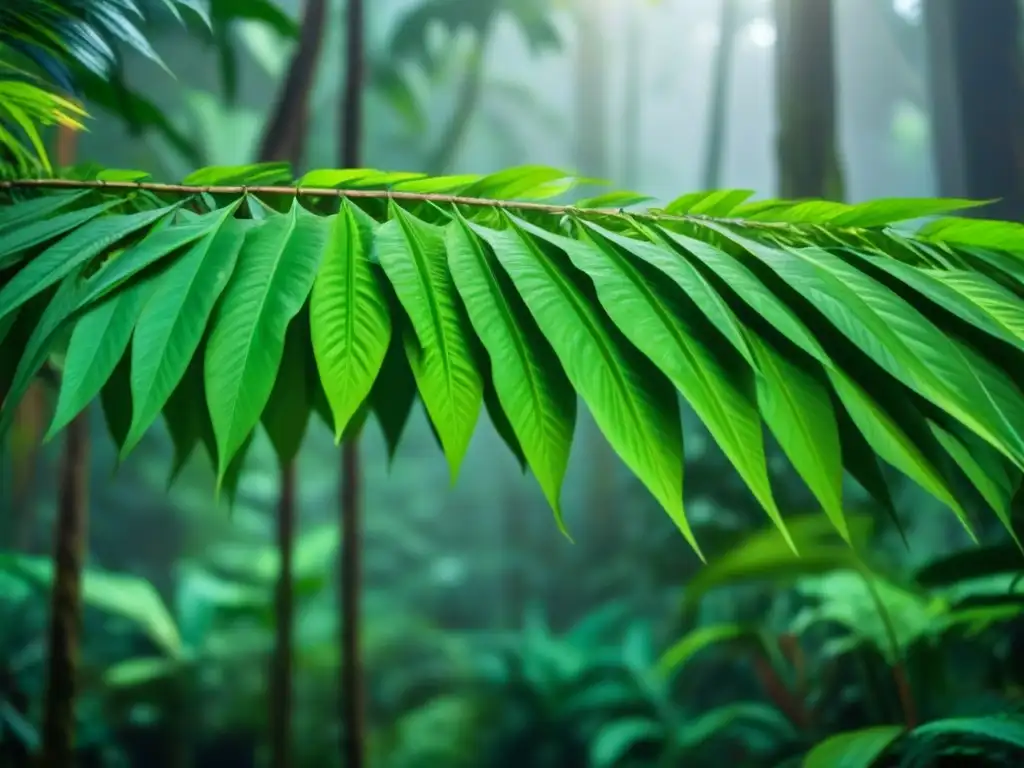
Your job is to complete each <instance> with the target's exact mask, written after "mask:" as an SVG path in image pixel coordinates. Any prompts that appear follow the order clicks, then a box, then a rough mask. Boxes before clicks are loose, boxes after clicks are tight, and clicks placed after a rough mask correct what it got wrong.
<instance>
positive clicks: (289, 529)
mask: <svg viewBox="0 0 1024 768" xmlns="http://www.w3.org/2000/svg"><path fill="white" fill-rule="evenodd" d="M296 495H297V494H296V488H295V462H289V463H288V464H287V465H286V466H284V467H282V469H281V496H280V499H279V500H278V507H277V550H278V552H279V553H280V561H281V562H280V570H279V571H278V577H277V585H276V588H275V592H274V613H275V618H276V621H277V626H276V634H275V638H274V655H273V660H272V662H271V674H270V765H271V768H287V766H288V765H290V764H291V748H292V728H291V725H292V687H293V682H292V677H293V664H292V654H293V642H292V641H293V631H294V625H295V601H294V593H293V583H292V582H293V573H292V554H293V552H294V549H295V519H296V515H295V499H296Z"/></svg>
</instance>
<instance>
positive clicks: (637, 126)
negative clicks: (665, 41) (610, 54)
mask: <svg viewBox="0 0 1024 768" xmlns="http://www.w3.org/2000/svg"><path fill="white" fill-rule="evenodd" d="M643 20H644V15H643V13H640V12H639V10H638V9H635V8H630V9H629V10H628V11H627V13H626V24H627V27H626V51H625V63H624V67H623V68H624V70H625V77H624V78H623V99H622V102H623V110H622V111H623V124H622V179H621V181H622V184H623V186H625V187H627V188H629V189H633V188H635V187H636V186H637V185H638V184H639V183H640V143H641V138H640V137H641V132H642V129H643V114H642V113H643V90H642V88H641V87H640V83H642V82H643V56H644V53H643V52H644V24H643Z"/></svg>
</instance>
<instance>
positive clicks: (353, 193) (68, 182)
mask: <svg viewBox="0 0 1024 768" xmlns="http://www.w3.org/2000/svg"><path fill="white" fill-rule="evenodd" d="M5 189H105V190H115V191H117V190H121V191H135V192H152V193H154V194H176V195H199V194H204V193H205V194H211V195H287V196H289V197H336V198H347V199H352V200H355V199H363V200H406V201H410V202H416V203H436V204H438V205H467V206H472V207H477V208H502V209H505V210H520V211H533V212H536V213H547V214H551V215H553V216H565V215H566V214H573V215H576V216H578V215H580V214H584V215H588V216H622V215H623V214H627V215H629V216H631V217H633V218H636V219H647V220H655V219H657V220H660V221H683V222H685V221H690V222H699V221H716V222H721V223H724V224H728V223H730V222H733V223H741V224H743V226H745V227H759V228H764V229H776V230H790V229H792V227H793V224H792V223H786V222H774V221H754V220H752V219H739V218H735V217H732V218H730V217H727V216H704V215H701V214H693V213H688V214H683V215H677V214H669V213H662V212H661V211H658V210H656V209H648V210H638V211H625V210H623V209H621V208H578V207H576V206H574V205H557V204H552V203H535V202H531V201H528V200H492V199H489V198H485V197H468V196H464V195H449V194H441V193H434V192H402V191H400V190H391V189H338V188H336V187H300V186H295V187H287V186H272V185H271V186H246V185H239V184H233V185H207V186H201V185H192V184H160V183H157V182H147V181H103V180H102V179H89V180H79V179H15V180H12V181H0V190H5Z"/></svg>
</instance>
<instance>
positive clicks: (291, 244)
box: [204, 200, 327, 486]
mask: <svg viewBox="0 0 1024 768" xmlns="http://www.w3.org/2000/svg"><path fill="white" fill-rule="evenodd" d="M326 238H327V231H326V227H325V226H324V222H323V221H322V220H321V219H319V218H317V217H316V216H314V215H313V214H311V213H308V212H307V211H306V210H305V209H304V208H302V206H300V205H299V203H298V201H297V200H296V201H295V202H294V204H293V205H292V208H291V210H290V212H289V213H287V214H278V215H276V216H273V217H271V218H268V219H266V220H264V221H262V222H259V223H258V224H257V225H256V226H254V227H253V228H252V229H251V230H250V231H249V233H248V235H247V237H246V240H245V243H244V244H243V246H242V252H241V254H240V255H239V257H238V264H237V266H236V267H235V271H234V273H233V274H232V276H231V278H230V280H229V281H228V284H227V287H226V288H225V290H224V295H223V297H222V299H221V302H220V304H219V306H218V308H217V311H216V312H215V313H214V318H213V320H212V331H211V333H210V340H209V342H208V344H207V347H206V361H205V367H204V376H205V382H206V399H207V401H208V403H209V406H210V415H211V417H212V419H213V429H214V434H215V435H216V438H217V478H218V486H219V485H220V484H221V483H222V482H223V480H224V475H225V472H226V471H227V468H228V464H229V463H230V462H231V459H232V458H233V457H234V455H235V452H236V451H237V450H238V449H239V447H240V446H241V445H242V442H243V441H244V440H245V438H246V437H247V436H248V435H249V433H250V432H251V431H252V429H253V427H255V426H256V423H257V422H258V421H259V418H260V414H261V413H262V412H263V408H264V407H265V406H266V404H267V400H268V398H269V397H270V393H271V390H272V389H273V387H274V377H275V376H276V374H277V370H278V367H279V365H280V362H281V355H282V354H283V352H284V337H285V331H286V330H287V328H288V323H289V322H290V321H291V320H292V318H294V317H295V315H297V314H298V312H299V310H300V309H301V308H302V305H303V304H304V303H305V301H306V298H307V296H308V295H309V292H310V290H311V289H312V287H313V280H314V278H315V276H316V271H317V268H318V267H319V263H320V259H321V256H322V254H323V249H324V244H325V242H326Z"/></svg>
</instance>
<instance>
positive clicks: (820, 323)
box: [0, 164, 1024, 552]
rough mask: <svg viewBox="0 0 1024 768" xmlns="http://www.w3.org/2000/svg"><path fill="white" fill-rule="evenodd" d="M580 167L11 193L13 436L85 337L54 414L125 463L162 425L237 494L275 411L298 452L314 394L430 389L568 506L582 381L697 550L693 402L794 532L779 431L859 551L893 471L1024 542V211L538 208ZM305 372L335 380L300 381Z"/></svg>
mask: <svg viewBox="0 0 1024 768" xmlns="http://www.w3.org/2000/svg"><path fill="white" fill-rule="evenodd" d="M571 182H572V179H571V177H570V176H569V175H568V174H565V173H564V172H561V171H557V170H555V169H541V168H537V167H528V168H522V169H511V170H508V171H503V172H501V173H499V174H494V175H492V176H487V177H467V176H458V177H448V178H428V177H424V176H421V175H418V174H390V173H385V172H380V171H374V170H368V169H366V170H348V171H314V172H312V173H310V174H307V175H306V176H305V177H303V178H302V179H300V180H298V181H294V180H293V179H292V177H291V173H290V170H289V169H288V167H287V166H285V165H280V164H268V165H256V166H247V167H239V168H207V169H201V170H199V171H197V172H195V173H194V174H191V175H190V177H188V178H187V179H185V180H184V182H183V183H181V184H176V185H168V184H156V183H150V182H148V181H146V180H145V178H144V174H133V173H132V172H111V171H105V172H103V173H102V174H101V175H98V176H97V177H95V178H91V179H78V180H60V179H46V180H32V179H25V180H15V181H8V182H3V183H2V184H0V194H2V195H4V196H6V201H5V202H3V203H2V204H0V274H3V275H4V279H3V283H2V286H3V287H2V288H0V342H2V343H0V356H2V357H3V358H4V359H5V360H10V361H14V362H12V364H11V367H12V372H11V375H10V376H9V377H8V378H9V381H8V382H7V383H6V387H7V390H8V391H7V394H6V397H5V399H4V401H3V409H2V411H0V430H5V429H7V428H8V427H9V425H10V420H11V418H12V414H13V411H14V407H15V405H16V404H17V402H18V401H19V400H20V399H21V397H22V395H23V394H24V392H25V390H26V388H27V386H28V384H29V382H30V381H31V380H32V378H33V377H34V376H35V375H36V374H37V373H38V372H39V371H40V369H42V368H43V367H44V366H45V365H46V364H47V361H48V360H51V361H52V360H54V359H56V358H55V357H54V353H55V352H57V351H58V350H62V351H63V355H62V356H61V358H60V359H62V360H63V363H62V368H63V371H62V372H63V376H62V381H61V385H60V396H59V405H58V408H57V416H56V419H55V424H54V426H53V429H59V428H60V427H61V426H62V425H63V424H64V423H67V421H68V420H70V419H71V418H73V417H74V416H75V415H76V414H77V413H78V412H79V411H80V410H81V409H82V408H83V407H84V406H85V405H86V404H87V403H88V402H89V401H90V400H92V399H93V398H95V397H96V396H100V397H101V399H102V402H103V405H104V408H105V409H106V410H107V412H108V420H109V422H110V423H111V424H121V425H125V426H124V427H123V428H120V429H118V430H115V439H117V441H118V443H119V445H120V448H121V451H122V454H124V453H127V452H128V451H129V450H131V448H132V446H133V445H134V444H135V443H136V442H137V441H138V438H139V437H140V436H141V434H142V433H144V432H145V430H146V429H148V428H149V427H150V426H151V425H152V423H153V421H154V420H155V419H156V418H157V417H158V416H159V415H160V414H161V413H163V414H164V416H165V418H167V420H168V423H169V425H170V426H171V428H172V432H173V433H174V435H175V446H176V451H177V453H178V456H177V459H176V465H179V466H180V462H181V461H183V459H184V458H185V457H186V456H187V454H188V453H189V452H190V451H191V450H192V449H193V448H194V447H195V446H196V445H199V444H202V445H204V446H205V448H206V450H207V451H208V453H209V454H210V457H211V459H212V461H213V462H214V464H215V466H216V468H217V474H218V477H219V478H220V479H221V482H222V483H224V484H225V486H226V487H227V488H228V490H229V491H230V490H231V488H230V486H231V482H232V480H231V478H232V477H237V471H233V469H232V468H233V467H234V468H237V465H238V463H239V462H240V461H241V460H242V459H241V457H242V456H243V455H244V450H245V446H246V445H247V443H248V440H249V439H250V437H251V435H252V433H253V430H254V429H255V428H256V426H257V424H259V423H261V422H262V424H263V425H264V427H265V428H266V429H267V430H268V431H270V432H271V437H272V438H274V440H273V442H274V445H275V446H297V445H298V442H299V439H300V438H301V435H295V434H292V433H291V431H288V430H292V427H293V426H294V425H296V424H298V425H304V424H305V417H306V414H308V413H310V412H317V413H319V414H321V415H322V416H323V417H324V418H325V420H326V421H328V423H329V426H330V427H331V428H332V429H333V431H334V432H335V434H336V435H338V436H339V437H340V436H342V435H345V434H347V433H350V432H351V429H352V428H354V427H355V426H356V425H357V424H358V423H359V420H360V419H361V418H362V416H361V414H364V413H366V412H367V411H368V410H370V411H372V412H374V413H375V415H376V416H377V417H378V419H379V420H380V421H381V423H382V426H385V429H386V431H387V433H388V434H389V435H391V436H392V438H391V439H394V436H395V435H397V434H399V433H400V432H401V425H402V423H403V422H404V420H405V418H406V417H407V415H408V412H409V408H408V406H409V405H410V403H411V400H409V399H408V398H398V397H382V396H381V395H380V393H381V392H382V391H384V389H387V390H388V391H391V392H397V391H409V392H416V393H418V395H419V397H420V398H421V399H422V400H423V403H424V405H425V407H426V410H427V413H428V414H429V416H430V419H431V421H432V424H433V427H434V429H435V430H436V433H437V436H438V438H439V442H440V445H441V447H442V449H443V451H444V453H445V454H446V456H447V458H448V461H449V464H450V466H451V471H452V477H453V479H454V477H455V476H456V475H457V472H458V468H459V464H460V461H461V458H462V456H463V454H464V452H465V449H466V445H467V444H468V441H469V438H470V436H471V434H472V432H473V430H474V429H475V426H476V423H477V421H478V418H479V414H480V412H481V410H482V407H483V405H484V404H485V399H487V400H488V402H487V403H486V404H487V411H488V413H489V415H490V417H491V418H492V420H493V421H494V422H495V424H496V426H497V427H498V431H499V434H501V435H502V436H503V438H504V439H505V440H506V442H507V443H508V444H509V447H510V449H511V450H513V451H515V453H516V455H517V456H521V457H522V458H523V459H524V460H525V464H526V465H527V466H529V467H530V468H531V469H532V471H533V473H534V475H535V476H536V477H537V479H538V482H539V483H540V485H541V487H542V488H543V490H544V492H545V495H546V497H547V498H548V500H549V502H550V504H551V506H552V507H553V508H554V509H555V510H556V511H557V510H558V508H559V490H560V488H561V485H562V480H563V478H564V474H565V468H566V463H567V459H568V453H569V449H570V443H571V437H572V434H573V431H574V426H575V418H576V412H575V407H576V406H575V403H576V395H579V396H580V397H581V398H582V400H583V402H584V403H585V404H586V406H587V407H588V408H589V409H590V411H591V412H592V413H593V415H594V417H595V420H596V421H597V423H598V425H599V427H600V429H601V431H602V432H603V434H604V435H605V437H606V438H607V439H608V441H609V443H610V444H611V445H612V447H613V448H614V449H615V451H616V452H617V453H618V454H619V456H620V457H621V458H622V460H623V461H624V462H625V463H626V464H627V465H628V466H629V467H630V469H631V470H632V471H633V472H634V473H635V474H636V475H637V477H638V478H639V479H640V480H641V481H642V482H643V483H644V484H645V485H646V487H647V488H648V489H649V490H650V492H651V493H652V495H653V496H654V497H655V498H656V499H657V500H658V502H659V503H660V504H661V505H662V506H663V507H664V508H665V510H666V511H667V512H668V513H669V514H670V515H671V517H672V519H673V520H674V521H675V522H676V524H677V525H678V526H679V528H680V530H681V531H682V532H683V534H684V535H685V536H686V538H687V539H688V540H689V541H690V543H691V545H692V546H693V547H694V548H695V549H696V550H697V551H698V552H699V545H698V542H697V538H696V536H695V534H694V532H693V531H692V530H691V529H690V526H689V524H688V522H687V517H686V514H685V508H684V505H683V471H684V468H683V448H682V446H683V434H682V430H681V426H680V425H681V421H680V415H679V406H678V400H677V395H679V394H681V395H682V397H683V399H684V400H685V401H686V402H687V403H688V405H689V406H690V407H692V408H693V410H694V411H695V412H696V414H697V415H698V416H699V417H700V419H701V420H702V421H703V422H704V423H705V424H706V425H707V427H708V429H709V431H710V433H711V435H712V436H713V438H714V439H715V440H716V441H717V442H718V443H719V445H720V446H721V447H722V449H723V451H724V453H725V455H726V456H727V457H728V458H729V460H730V461H731V463H732V464H733V465H734V466H735V468H736V470H737V471H738V473H739V474H740V475H741V477H742V478H743V480H744V482H745V483H746V484H747V485H748V486H749V488H750V490H751V492H752V493H753V495H754V496H755V497H756V498H757V499H758V501H759V502H760V504H761V506H762V507H763V508H764V509H765V512H766V514H768V516H769V517H770V519H771V520H772V522H773V523H774V525H775V526H776V527H777V528H778V529H779V530H780V531H782V532H783V534H784V535H786V531H787V523H786V518H785V516H784V515H783V514H782V511H781V510H779V509H778V507H777V505H776V503H775V500H774V496H773V491H772V483H771V479H770V477H769V473H768V468H767V462H766V459H765V449H764V438H763V428H764V426H767V427H768V429H769V430H770V431H771V433H772V434H773V435H774V436H775V438H776V439H777V441H778V442H779V444H780V446H781V447H782V449H783V451H784V453H785V454H786V456H787V457H788V459H789V461H790V462H791V464H792V465H793V467H794V469H795V470H796V471H797V473H798V474H799V475H800V477H802V478H803V480H804V482H805V483H806V484H807V486H808V488H809V489H810V490H811V492H812V493H813V494H814V496H815V497H816V498H817V500H818V501H819V503H820V504H821V507H822V509H823V511H824V512H825V513H826V515H827V516H828V518H829V520H830V521H831V523H832V525H833V526H834V527H835V528H836V530H837V531H839V533H840V534H842V535H843V536H844V537H849V536H850V534H849V531H848V518H847V514H846V511H845V505H844V496H843V487H842V486H843V475H844V472H848V473H849V474H850V475H851V476H852V477H853V478H854V479H855V480H857V482H858V483H860V484H861V485H862V486H863V487H864V488H865V489H866V490H867V491H868V492H869V493H870V494H871V495H872V496H873V497H874V498H875V499H876V500H877V501H878V503H879V504H881V505H882V506H884V507H885V508H886V509H887V510H889V511H890V513H891V514H893V515H895V514H896V512H895V510H893V509H892V501H891V498H890V494H889V489H888V486H887V483H886V480H885V475H884V474H883V473H882V471H881V466H880V465H881V463H882V462H884V463H886V464H889V465H891V466H893V467H895V468H896V469H897V470H899V471H900V472H902V473H903V474H904V475H906V476H907V477H910V478H911V479H912V480H914V481H915V482H916V483H917V484H919V485H920V486H921V487H922V488H924V489H925V490H926V491H928V492H929V493H930V494H932V495H933V496H934V497H935V498H937V499H939V500H940V501H941V502H942V503H943V504H945V505H946V506H948V507H949V508H950V509H951V510H952V511H953V512H954V513H955V514H956V516H957V517H958V518H959V519H960V521H961V522H962V523H963V525H964V526H965V527H967V528H968V530H970V523H969V521H968V514H967V510H968V509H969V508H971V507H972V506H973V505H976V504H977V503H978V501H979V500H982V501H983V503H985V504H987V505H988V506H990V507H991V508H992V510H993V512H994V513H995V514H996V515H997V516H998V518H999V519H1000V520H1001V521H1002V522H1003V524H1004V525H1005V526H1006V527H1007V529H1008V530H1010V531H1011V533H1012V532H1013V524H1012V520H1011V518H1010V511H1009V510H1010V501H1011V499H1012V498H1013V497H1014V495H1015V494H1016V492H1017V489H1018V487H1019V485H1020V478H1021V473H1022V471H1024V394H1022V392H1021V390H1020V388H1019V386H1018V384H1017V381H1019V380H1020V373H1021V371H1022V370H1024V298H1022V297H1024V267H1022V261H1021V257H1020V254H1021V253H1024V227H1022V226H1021V225H1017V224H1010V223H1006V222H995V221H984V220H981V219H961V218H956V217H952V216H945V217H943V218H937V219H932V220H931V221H929V222H928V223H926V224H924V225H923V226H918V227H917V228H916V229H914V228H908V227H907V226H905V225H904V226H901V227H899V228H897V227H895V226H893V225H895V224H898V223H901V222H906V221H908V220H912V219H919V218H922V217H934V216H944V215H945V214H950V213H953V212H955V211H958V210H962V209H965V208H967V207H970V206H972V205H975V203H973V202H971V201H966V200H881V201H874V202H871V203H865V204H859V205H844V204H837V203H826V202H821V201H793V202H790V201H771V202H767V203H756V202H755V203H747V202H745V200H746V199H747V197H749V193H742V194H741V193H738V192H733V191H720V192H713V193H701V194H696V195H688V196H684V197H681V198H679V199H677V200H676V201H674V202H672V203H670V204H669V205H668V206H666V207H665V208H664V209H653V210H637V211H625V210H621V209H601V208H585V207H578V206H577V207H574V206H559V205H553V204H551V203H549V202H544V200H545V199H546V198H548V197H550V194H551V191H552V188H553V187H559V188H566V187H567V186H569V185H570V184H571ZM602 199H603V200H609V201H623V202H627V203H628V202H632V201H634V200H638V199H641V198H639V197H638V196H636V195H632V194H630V195H625V194H616V195H612V196H603V197H602ZM65 347H66V348H65ZM286 359H287V360H288V362H287V363H286V364H284V363H282V361H283V360H286ZM296 366H298V369H302V370H305V369H308V372H309V373H310V375H309V376H305V375H303V376H298V377H297V378H295V380H294V382H298V383H294V382H293V383H292V384H288V383H284V384H282V383H281V382H282V381H284V378H283V377H285V376H286V374H287V376H293V374H295V371H296V370H297V368H296ZM303 366H305V369H303ZM288 381H291V379H288ZM303 382H306V383H303ZM308 382H313V384H312V386H310V385H309V384H308ZM0 383H2V382H0ZM275 383H278V385H279V386H278V388H277V389H276V390H275ZM282 386H284V387H290V389H289V392H288V394H289V396H288V397H282V396H272V394H273V393H274V392H275V391H279V390H280V387H282ZM292 390H294V391H292ZM115 393H116V394H115ZM485 395H486V396H487V397H486V398H485ZM491 395H493V397H491ZM197 401H199V402H203V403H205V404H206V407H205V408H197V407H195V403H196V402H197ZM182 402H185V403H187V404H190V405H191V407H186V408H184V409H183V408H182V407H181V403H182ZM282 408H286V409H287V410H288V412H287V414H282V413H278V412H277V411H279V410H280V409H282ZM281 430H285V431H288V432H287V434H285V433H283V432H281ZM292 431H294V430H292ZM279 432H280V434H279ZM282 450H283V448H282ZM292 450H294V449H289V452H291V451H292ZM851 541H852V539H851Z"/></svg>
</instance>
